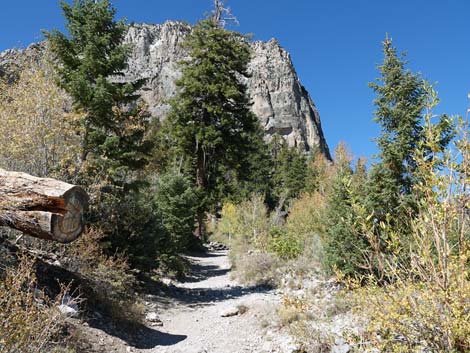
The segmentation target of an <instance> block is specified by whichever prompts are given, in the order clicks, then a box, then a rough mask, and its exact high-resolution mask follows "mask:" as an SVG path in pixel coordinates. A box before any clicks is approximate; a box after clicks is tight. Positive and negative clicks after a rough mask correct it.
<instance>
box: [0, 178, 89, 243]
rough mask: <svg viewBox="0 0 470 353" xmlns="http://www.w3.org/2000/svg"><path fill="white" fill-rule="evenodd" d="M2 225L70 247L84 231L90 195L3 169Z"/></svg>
mask: <svg viewBox="0 0 470 353" xmlns="http://www.w3.org/2000/svg"><path fill="white" fill-rule="evenodd" d="M0 206H1V207H0V225H3V226H7V227H11V228H14V229H17V230H20V231H22V232H23V233H25V234H28V235H31V236H34V237H37V238H41V239H44V240H53V241H57V242H61V243H70V242H71V241H74V240H75V239H77V238H78V237H79V236H80V234H81V233H82V232H83V230H84V220H83V216H84V213H85V211H86V209H87V207H88V195H87V194H86V192H85V191H84V190H83V189H82V188H80V187H78V186H74V185H70V184H67V183H64V182H61V181H58V180H54V179H46V178H35V177H31V176H29V175H26V174H23V173H15V172H6V171H4V170H1V169H0Z"/></svg>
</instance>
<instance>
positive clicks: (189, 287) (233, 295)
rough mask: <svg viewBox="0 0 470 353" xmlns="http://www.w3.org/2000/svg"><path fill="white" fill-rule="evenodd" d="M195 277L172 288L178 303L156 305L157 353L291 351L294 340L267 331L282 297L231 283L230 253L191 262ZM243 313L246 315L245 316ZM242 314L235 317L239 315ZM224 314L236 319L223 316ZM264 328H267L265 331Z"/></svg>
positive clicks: (211, 255) (218, 253) (213, 255)
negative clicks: (160, 325) (159, 322)
mask: <svg viewBox="0 0 470 353" xmlns="http://www.w3.org/2000/svg"><path fill="white" fill-rule="evenodd" d="M190 260H191V261H192V262H193V266H192V276H190V278H189V280H187V281H186V282H184V283H179V282H178V283H173V284H172V285H170V287H171V286H174V289H175V291H176V293H179V294H177V295H175V298H172V299H170V300H168V301H167V302H163V303H162V302H160V303H154V304H153V308H154V309H155V311H156V312H158V314H159V317H160V319H161V321H162V322H163V326H162V327H158V330H159V331H160V332H161V333H162V336H161V340H160V342H158V345H157V346H155V347H154V348H152V349H150V350H146V351H148V352H154V353H206V352H207V353H242V352H253V353H268V352H278V353H284V352H291V351H292V350H293V349H292V345H291V344H290V338H289V337H288V336H286V335H283V334H281V333H280V332H276V331H275V330H273V329H272V328H270V329H269V328H267V327H269V326H270V324H271V323H272V320H273V319H274V310H275V307H276V305H277V304H278V303H279V301H280V296H279V294H277V292H275V291H273V290H267V289H263V288H259V287H258V288H249V287H243V286H240V285H238V284H237V283H236V282H234V281H233V280H231V279H230V264H229V261H228V258H227V252H226V251H213V252H209V253H208V254H205V255H200V256H193V257H190ZM244 309H245V310H246V312H244ZM237 311H239V312H238V313H237V314H235V312H237ZM224 314H229V315H230V314H235V315H233V316H228V317H222V315H224ZM263 326H264V327H263Z"/></svg>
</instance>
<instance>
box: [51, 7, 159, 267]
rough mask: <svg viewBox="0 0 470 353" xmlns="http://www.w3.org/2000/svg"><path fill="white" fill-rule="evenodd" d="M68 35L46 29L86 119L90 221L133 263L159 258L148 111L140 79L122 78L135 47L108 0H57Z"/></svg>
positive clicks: (83, 175) (84, 174)
mask: <svg viewBox="0 0 470 353" xmlns="http://www.w3.org/2000/svg"><path fill="white" fill-rule="evenodd" d="M60 4H61V7H62V10H63V14H64V17H65V19H66V28H67V31H68V34H63V33H61V32H59V31H57V30H55V31H52V32H51V33H46V37H47V39H48V42H49V45H50V48H51V51H52V53H53V54H54V55H55V57H56V62H57V73H58V82H59V85H60V86H61V87H62V88H63V89H64V90H65V91H66V92H67V93H68V94H69V95H70V96H71V97H72V102H73V108H74V110H75V111H77V112H80V113H81V114H82V116H83V119H82V121H81V129H80V131H81V137H82V146H81V161H80V162H81V163H80V164H81V165H80V168H79V173H78V175H77V176H76V179H77V180H75V182H77V183H80V184H82V185H85V186H86V187H87V189H88V192H89V194H90V195H91V199H92V203H91V205H90V206H91V207H90V217H89V221H90V222H91V223H94V224H95V226H97V227H99V228H100V229H101V231H102V232H103V233H104V234H106V235H107V238H106V239H105V241H103V246H106V247H109V248H110V250H111V251H112V252H115V251H124V252H126V253H127V255H128V256H129V258H130V260H131V262H132V263H133V264H134V265H139V266H143V267H147V268H148V267H151V266H152V264H153V263H155V257H156V247H157V246H158V239H159V234H157V233H158V232H159V231H160V230H161V228H160V227H158V226H155V224H157V223H158V219H156V218H155V215H154V214H152V208H151V200H149V198H147V197H146V195H145V194H139V192H140V191H142V186H143V185H144V184H145V182H144V180H143V179H142V178H141V176H140V175H139V172H140V171H142V170H143V168H144V167H145V166H146V164H147V162H148V156H149V154H150V152H151V148H152V144H151V143H150V141H149V140H148V139H146V134H147V129H148V121H149V116H148V113H147V112H146V111H145V109H144V108H145V107H144V106H143V105H142V104H141V103H140V101H139V95H138V94H137V93H136V92H137V90H138V89H139V87H140V86H141V85H142V84H143V81H141V80H140V81H136V82H129V83H125V82H121V81H120V80H119V77H120V76H122V72H123V70H124V69H125V68H126V66H127V58H128V55H129V54H130V49H131V48H130V47H129V46H127V45H123V39H124V35H125V32H126V26H125V24H124V22H123V21H122V20H121V21H116V20H114V17H115V14H116V10H115V9H114V7H113V6H112V5H111V3H110V1H109V0H73V2H72V3H71V4H69V3H67V2H65V1H61V2H60Z"/></svg>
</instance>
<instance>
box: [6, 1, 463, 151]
mask: <svg viewBox="0 0 470 353" xmlns="http://www.w3.org/2000/svg"><path fill="white" fill-rule="evenodd" d="M211 2H212V1H211V0H171V1H168V0H115V1H113V3H114V5H115V6H116V8H117V9H118V17H126V18H127V19H128V21H135V22H149V23H161V22H163V21H165V20H168V19H172V20H185V21H188V22H190V23H194V22H195V21H197V19H199V18H201V17H202V16H203V14H204V13H205V12H206V11H208V10H210V8H211ZM229 5H230V7H231V8H232V10H233V13H234V14H235V15H236V16H237V17H238V19H239V22H240V26H238V27H237V28H236V29H237V30H239V31H241V32H243V33H253V35H254V39H257V40H258V39H260V40H268V39H270V38H272V37H275V38H277V39H278V40H279V41H280V43H281V44H282V45H283V46H284V47H285V48H286V49H287V50H289V52H290V53H291V56H292V59H293V61H294V65H295V67H296V69H297V72H298V74H299V77H300V80H301V81H302V83H303V84H304V86H305V87H306V88H307V90H308V91H309V92H310V94H311V96H312V98H313V100H314V101H315V103H316V105H317V107H318V109H319V111H320V115H321V118H322V124H323V130H324V132H325V135H326V138H327V141H328V144H329V145H330V148H331V149H332V150H333V149H334V147H335V146H336V145H337V143H338V142H339V141H345V142H346V143H347V144H348V145H349V146H350V147H351V149H352V152H353V153H354V155H355V156H366V157H370V156H371V155H372V154H374V153H375V152H376V147H375V143H374V142H373V141H372V139H373V138H374V137H376V136H377V135H378V133H379V129H378V127H377V126H376V124H375V123H374V122H373V121H372V117H373V111H374V107H373V104H372V100H373V98H374V94H373V92H372V91H371V89H370V88H369V87H368V82H370V81H372V80H374V79H375V78H376V77H377V76H378V72H377V69H376V65H377V64H379V63H380V62H381V60H382V53H381V42H382V40H383V39H384V37H385V33H389V36H390V37H392V38H393V40H394V43H395V45H396V46H397V47H398V49H399V50H400V51H406V52H407V53H408V59H409V60H410V64H409V67H410V68H411V69H412V70H413V71H418V72H421V73H422V74H423V76H424V77H425V78H427V79H428V80H429V81H431V82H437V86H436V88H437V90H438V92H439V95H440V98H441V105H440V106H439V109H438V110H437V112H446V113H448V114H461V115H463V114H464V113H465V110H466V108H467V105H468V103H467V93H468V92H469V91H470V1H468V0H393V1H392V0H354V1H352V0H323V1H318V0H294V1H292V0H291V1H285V0H230V1H229ZM52 28H58V29H62V28H63V19H62V17H61V11H60V8H59V5H58V1H56V0H40V1H38V0H15V1H4V2H3V3H2V6H1V11H0V51H1V50H4V49H7V48H11V47H24V46H27V45H28V44H29V43H31V42H34V41H38V40H40V39H41V38H42V35H41V29H52Z"/></svg>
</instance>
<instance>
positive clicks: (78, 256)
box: [64, 229, 143, 322]
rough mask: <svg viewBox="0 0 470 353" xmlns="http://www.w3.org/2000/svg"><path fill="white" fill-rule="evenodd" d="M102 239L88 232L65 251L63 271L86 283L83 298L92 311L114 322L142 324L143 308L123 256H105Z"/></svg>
mask: <svg viewBox="0 0 470 353" xmlns="http://www.w3.org/2000/svg"><path fill="white" fill-rule="evenodd" d="M102 238H103V235H102V233H101V232H100V231H98V230H96V229H89V230H87V232H85V233H84V234H83V235H82V237H81V238H79V239H78V240H77V241H75V242H74V243H72V244H71V245H70V246H69V247H68V248H67V250H66V254H65V255H66V256H64V258H66V259H67V261H68V262H67V263H65V265H66V267H67V268H69V269H70V270H72V271H74V272H77V273H79V274H80V275H81V276H82V277H83V278H84V279H85V281H86V282H87V285H88V287H91V288H88V289H87V292H88V293H84V297H85V299H86V301H87V306H88V308H89V309H91V310H98V311H101V312H102V313H103V314H105V315H108V316H110V317H111V318H112V319H113V320H116V321H126V322H142V320H143V308H142V305H141V304H140V303H139V302H138V298H137V297H136V295H135V294H134V290H133V289H134V288H135V286H136V280H135V277H134V275H133V274H132V273H131V271H130V268H129V265H128V263H127V260H126V258H125V257H124V256H122V255H119V254H116V255H115V256H107V255H106V254H104V252H103V250H102V248H101V246H100V241H101V239H102Z"/></svg>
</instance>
